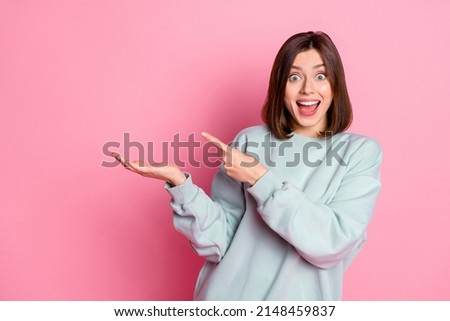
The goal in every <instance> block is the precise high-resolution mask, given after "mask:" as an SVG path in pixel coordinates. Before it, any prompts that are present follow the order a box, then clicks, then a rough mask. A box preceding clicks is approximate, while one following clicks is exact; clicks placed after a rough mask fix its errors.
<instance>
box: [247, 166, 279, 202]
mask: <svg viewBox="0 0 450 321" xmlns="http://www.w3.org/2000/svg"><path fill="white" fill-rule="evenodd" d="M282 186H283V182H282V181H280V180H279V179H278V177H276V176H275V175H274V174H273V173H272V171H270V170H268V171H267V172H266V173H265V174H264V175H263V176H262V177H261V178H260V179H259V180H258V181H257V182H256V183H255V185H253V186H251V187H249V188H247V191H248V192H249V193H250V194H251V195H252V196H253V197H254V198H255V200H256V203H257V204H258V206H261V205H264V203H265V202H266V201H267V199H268V198H269V197H270V196H271V195H272V194H273V192H275V191H276V190H278V189H280V188H281V187H282Z"/></svg>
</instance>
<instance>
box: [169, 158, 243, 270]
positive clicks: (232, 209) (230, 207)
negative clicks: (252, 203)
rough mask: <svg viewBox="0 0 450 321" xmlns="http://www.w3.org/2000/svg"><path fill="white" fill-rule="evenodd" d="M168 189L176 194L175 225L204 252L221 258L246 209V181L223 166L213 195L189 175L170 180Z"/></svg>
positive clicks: (210, 258)
mask: <svg viewBox="0 0 450 321" xmlns="http://www.w3.org/2000/svg"><path fill="white" fill-rule="evenodd" d="M166 189H167V191H168V192H169V193H170V195H171V196H172V200H171V201H170V205H171V207H172V209H173V212H174V215H173V223H174V226H175V229H176V230H178V231H179V232H181V233H182V234H183V235H185V236H186V237H187V238H188V239H189V240H190V242H191V245H192V248H193V249H194V250H195V251H196V252H197V253H198V254H199V255H200V256H203V257H204V258H205V259H206V260H208V261H211V262H219V261H220V260H221V259H222V257H223V255H224V254H225V252H226V251H227V249H228V246H229V245H230V243H231V240H232V238H233V236H234V233H235V231H236V229H237V226H238V224H239V222H240V220H241V218H242V215H243V213H244V211H245V201H244V191H243V187H242V184H240V183H239V182H237V181H235V180H233V179H232V178H230V177H228V176H227V175H226V173H225V172H224V171H223V169H222V167H221V168H219V170H218V172H217V173H216V175H215V177H214V180H213V183H212V188H211V198H210V197H209V196H208V195H207V194H206V193H205V192H204V191H203V190H202V189H201V188H199V187H198V186H196V185H195V184H194V183H193V182H192V179H191V177H190V176H189V175H187V179H186V181H185V182H184V183H182V184H180V185H178V186H175V187H170V186H169V185H167V184H166Z"/></svg>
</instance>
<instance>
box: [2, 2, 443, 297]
mask: <svg viewBox="0 0 450 321" xmlns="http://www.w3.org/2000/svg"><path fill="white" fill-rule="evenodd" d="M449 14H450V5H449V2H448V1H445V0H442V1H418V0H417V1H407V0H405V1H392V0H389V1H357V0H355V1H349V0H348V1H343V0H341V1H333V2H332V1H299V0H293V1H280V0H276V1H260V0H253V1H240V0H239V1H238V0H232V1H210V0H202V1H179V0H176V1H175V0H171V1H162V0H161V1H144V0H141V1H137V0H131V1H118V0H101V1H98V0H97V1H91V0H82V1H81V0H80V1H59V0H42V1H34V0H29V1H26V0H9V1H8V0H2V1H1V2H0V108H1V109H0V125H1V126H0V136H1V154H2V156H1V157H0V165H1V185H0V197H1V201H0V299H2V300H190V299H191V297H192V292H193V288H194V283H195V280H196V277H197V273H198V270H199V268H200V266H201V264H202V262H203V261H202V259H200V258H198V257H197V256H196V255H195V254H194V253H193V252H192V251H191V249H190V246H189V244H188V242H187V241H186V240H185V239H184V238H183V237H182V236H181V235H179V234H178V233H177V232H176V231H175V230H174V229H173V227H172V218H171V211H170V208H169V206H168V202H169V196H168V194H167V193H166V192H165V191H164V189H163V184H162V182H160V181H152V180H150V179H144V178H142V177H139V176H136V175H134V174H132V173H129V172H127V171H125V170H123V169H121V168H105V167H102V166H101V164H102V162H103V161H109V158H108V157H106V156H104V155H103V152H102V146H103V144H105V143H106V142H108V141H117V142H123V135H124V133H130V135H131V139H132V140H134V141H139V142H142V143H146V142H155V148H156V155H159V154H160V150H161V147H160V142H162V141H171V140H172V139H173V136H174V135H175V134H176V133H180V136H181V138H184V139H186V138H187V137H188V135H189V134H190V133H195V137H196V138H197V139H198V140H199V141H200V140H201V139H200V135H199V134H200V132H201V131H204V130H205V131H210V132H211V133H213V134H215V135H216V136H218V137H220V138H222V139H223V140H225V141H230V140H231V139H232V138H233V137H234V135H235V134H236V133H237V132H238V131H239V130H240V129H242V128H244V127H247V126H251V125H255V124H259V123H261V121H260V117H259V112H260V107H261V105H262V103H263V100H264V97H265V93H266V88H267V81H268V76H269V72H270V68H271V65H272V62H273V59H274V57H275V54H276V52H277V50H278V49H279V47H280V46H281V44H282V43H283V42H284V41H285V40H286V39H287V38H288V37H289V36H291V35H292V34H294V33H297V32H300V31H308V30H323V31H325V32H327V33H328V34H329V35H330V36H331V37H332V38H333V40H334V42H335V43H336V45H337V47H338V49H339V50H340V52H341V55H342V59H343V62H344V66H345V68H346V75H347V79H348V86H349V91H350V95H351V97H352V102H353V106H354V111H355V120H354V124H353V126H352V127H351V131H352V132H358V133H361V134H364V135H368V136H372V137H374V138H376V139H377V140H379V141H380V142H381V144H382V145H383V149H384V155H385V158H384V164H383V170H382V174H383V183H384V186H383V190H382V194H381V196H380V199H379V202H378V204H377V208H376V213H375V216H374V220H373V222H372V223H371V226H370V228H369V239H368V242H367V245H366V247H365V248H364V250H363V252H362V254H361V255H360V256H359V257H358V259H357V260H356V261H355V262H354V264H353V265H352V267H351V268H350V270H349V272H348V274H347V276H346V284H345V291H344V299H346V300H449V299H450V233H449V230H450V211H449V205H450V202H449V199H450V197H449V196H448V193H449V191H450V183H449V182H450V170H449V163H450V153H449V147H450V146H449V144H448V139H447V137H448V133H447V130H448V128H449V122H448V120H447V117H449V116H450V111H449V103H448V97H447V94H448V93H449V90H448V86H449V79H448V75H449V71H450V63H449V57H450V45H449V39H450V25H449V23H448V21H449V19H448V17H449ZM111 150H117V151H121V148H118V149H111ZM158 153H159V154H158ZM199 154H201V153H199ZM186 170H187V171H189V172H191V173H192V175H193V176H194V179H195V181H196V182H197V183H198V185H200V186H201V187H203V188H204V189H206V190H209V184H210V181H211V178H212V176H213V174H214V172H215V170H214V169H210V168H204V167H203V168H192V166H188V167H187V168H186Z"/></svg>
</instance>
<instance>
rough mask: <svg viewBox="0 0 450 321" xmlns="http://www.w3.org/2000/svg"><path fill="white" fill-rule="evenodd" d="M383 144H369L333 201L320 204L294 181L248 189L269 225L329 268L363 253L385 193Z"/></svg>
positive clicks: (263, 182) (263, 181)
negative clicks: (356, 251)
mask: <svg viewBox="0 0 450 321" xmlns="http://www.w3.org/2000/svg"><path fill="white" fill-rule="evenodd" d="M381 159H382V154H381V149H380V147H379V145H378V144H377V143H375V142H373V141H369V142H368V143H366V144H365V145H364V146H362V148H361V150H360V151H359V152H358V153H357V155H354V157H352V158H351V159H350V161H349V163H348V165H347V166H348V170H347V173H346V175H345V176H344V178H343V179H342V182H341V183H340V187H339V189H338V191H337V192H336V194H335V196H334V198H333V200H332V201H331V202H330V203H329V204H318V203H314V202H312V201H310V200H308V198H307V196H306V195H305V193H304V192H303V191H301V190H299V189H298V188H296V187H295V186H294V185H293V184H291V183H289V182H282V181H280V180H279V179H278V178H277V177H276V176H275V175H273V173H272V172H270V171H269V172H268V173H266V174H265V175H264V176H263V177H262V178H260V179H259V181H258V182H257V183H256V184H255V185H254V186H252V187H250V188H249V189H248V191H249V193H250V194H252V195H253V196H254V198H255V200H256V202H257V205H258V211H259V213H260V214H261V216H262V218H263V219H264V221H265V222H266V223H267V225H268V226H269V227H270V228H271V229H272V230H274V231H275V232H276V233H278V234H279V235H280V236H281V237H283V238H284V239H285V240H286V241H287V242H289V243H290V244H291V245H293V246H294V247H295V248H296V250H297V251H298V253H299V254H300V255H301V256H302V257H303V258H304V259H306V260H307V261H309V262H310V263H311V264H314V265H316V266H318V267H321V268H329V267H332V266H333V265H335V264H337V263H339V262H340V261H342V260H344V259H345V258H346V256H347V255H348V254H349V253H350V252H351V251H352V250H354V249H356V248H358V247H359V245H360V244H361V242H362V238H363V237H364V233H365V231H366V228H367V225H368V223H369V221H370V219H371V217H372V213H373V209H374V206H375V200H376V198H377V196H378V194H379V191H380V187H381V184H380V179H379V168H380V164H381Z"/></svg>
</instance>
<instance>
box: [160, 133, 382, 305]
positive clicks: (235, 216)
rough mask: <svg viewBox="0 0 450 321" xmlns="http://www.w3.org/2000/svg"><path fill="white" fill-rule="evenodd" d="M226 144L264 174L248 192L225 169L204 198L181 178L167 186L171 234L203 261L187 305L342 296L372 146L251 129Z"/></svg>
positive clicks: (347, 138)
mask: <svg viewBox="0 0 450 321" xmlns="http://www.w3.org/2000/svg"><path fill="white" fill-rule="evenodd" d="M232 146H234V147H236V148H239V149H240V150H241V151H243V152H245V153H247V154H249V155H252V156H253V157H255V158H257V159H258V160H259V162H261V163H262V164H263V165H265V166H266V167H267V168H268V169H269V170H268V172H267V173H266V174H264V176H262V177H261V178H260V179H259V180H258V181H257V182H256V183H255V184H254V185H253V186H248V185H247V184H243V183H241V182H238V181H236V180H234V179H232V178H230V177H229V176H227V175H226V173H225V172H224V170H223V167H220V168H219V170H218V172H217V174H216V176H215V178H214V180H213V183H212V188H211V197H209V196H208V195H207V194H206V193H205V192H204V191H203V190H202V189H200V188H199V187H198V186H196V185H195V184H194V183H193V182H192V178H191V177H190V176H189V175H187V174H186V176H187V180H186V181H185V182H184V183H182V184H181V185H178V186H175V187H170V186H169V185H166V189H167V190H168V192H169V193H170V194H171V196H172V200H171V202H170V204H171V206H172V208H173V211H174V217H173V220H174V226H175V228H176V229H177V230H178V231H180V232H181V233H182V234H184V235H185V236H186V237H187V238H188V239H189V240H190V243H191V245H192V248H193V249H194V250H195V251H196V252H197V253H198V255H201V256H202V257H204V258H205V259H206V263H205V265H204V266H203V268H202V269H201V271H200V274H199V276H198V280H197V284H196V288H195V294H194V299H195V300H277V301H278V300H340V299H341V295H342V283H343V276H344V271H345V270H346V268H347V267H348V265H349V264H350V262H351V261H352V260H353V259H354V258H355V256H356V255H357V254H358V253H359V251H360V249H361V246H362V245H363V243H364V241H365V239H366V229H367V226H368V224H369V222H370V219H371V217H372V214H373V211H374V206H375V201H376V198H377V196H378V194H379V191H380V187H381V184H380V175H379V172H380V164H381V160H382V152H381V148H380V145H379V144H378V143H377V142H376V141H374V140H372V139H369V138H367V137H362V136H359V135H355V134H349V133H340V134H337V135H334V136H332V137H331V138H329V139H320V138H309V137H304V136H301V135H297V134H294V135H293V136H292V137H291V138H290V139H288V140H279V139H276V138H275V137H274V136H273V135H272V134H271V133H270V131H269V130H268V128H267V127H266V126H255V127H250V128H247V129H245V130H243V131H241V132H240V133H239V134H238V136H237V137H236V139H235V141H234V142H233V143H232ZM247 165H248V166H251V164H247Z"/></svg>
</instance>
